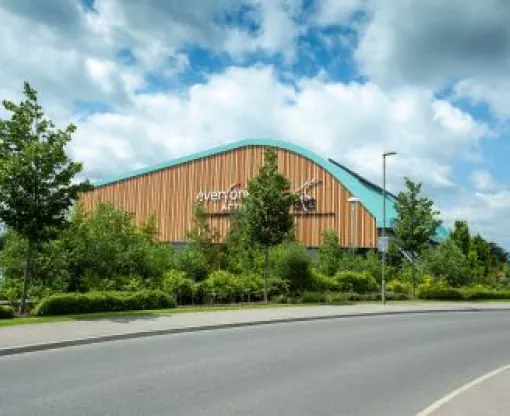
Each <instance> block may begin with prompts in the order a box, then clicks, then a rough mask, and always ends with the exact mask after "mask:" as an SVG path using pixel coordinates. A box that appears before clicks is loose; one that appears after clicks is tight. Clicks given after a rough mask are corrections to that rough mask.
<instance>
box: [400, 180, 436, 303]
mask: <svg viewBox="0 0 510 416" xmlns="http://www.w3.org/2000/svg"><path fill="white" fill-rule="evenodd" d="M420 193H421V183H419V182H413V181H412V180H411V179H410V178H408V177H406V178H405V189H404V190H403V191H401V192H400V193H399V194H398V195H397V203H396V206H395V209H396V211H397V218H396V221H395V225H394V227H393V230H394V233H395V239H396V241H397V244H398V245H400V247H401V248H402V249H404V250H406V251H407V252H409V253H411V254H412V255H413V256H420V255H421V254H422V252H423V251H424V250H425V249H426V248H427V247H428V246H429V245H430V241H431V238H432V237H433V236H434V235H435V233H436V230H437V227H439V225H440V224H441V221H440V220H439V219H438V218H437V216H438V215H439V211H437V210H435V209H434V201H432V200H431V199H429V198H426V197H422V196H420ZM415 272H416V271H415V268H414V267H413V269H412V286H413V292H412V293H413V297H414V293H415V286H416V279H415Z"/></svg>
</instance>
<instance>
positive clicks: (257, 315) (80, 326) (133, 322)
mask: <svg viewBox="0 0 510 416" xmlns="http://www.w3.org/2000/svg"><path fill="white" fill-rule="evenodd" d="M484 311H500V312H510V303H434V304H426V303H423V304H420V303H417V304H406V305H376V304H358V305H349V306H311V307H302V308H268V309H251V310H249V309H246V310H235V311H218V312H196V313H186V314H175V315H162V316H151V317H144V316H138V317H131V318H112V319H90V320H81V321H63V322H55V323H42V324H34V325H20V326H13V327H5V328H0V356H7V355H14V354H21V353H27V352H35V351H43V350H52V349H56V348H64V347H71V346H78V345H86V344H94V343H100V342H107V341H117V340H124V339H132V338H143V337H149V336H158V335H168V334H179V333H186V332H197V331H210V330H218V329H230V328H239V327H247V326H255V325H269V324H280V323H291V322H306V321H316V320H324V319H340V318H354V317H368V316H384V315H402V314H423V313H445V312H484Z"/></svg>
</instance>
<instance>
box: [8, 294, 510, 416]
mask: <svg viewBox="0 0 510 416" xmlns="http://www.w3.org/2000/svg"><path fill="white" fill-rule="evenodd" d="M440 306H441V307H442V308H443V310H445V309H447V308H446V305H437V306H436V305H434V308H435V309H434V310H439V307H440ZM456 306H457V307H458V308H459V307H460V305H459V304H457V305H456ZM476 306H477V308H479V306H480V305H476ZM497 306H498V307H499V308H501V305H497ZM416 307H417V308H418V307H421V306H416ZM468 307H471V306H466V308H468ZM491 307H492V308H493V309H494V308H495V307H494V306H491ZM338 308H339V309H334V308H333V309H332V308H329V307H328V308H325V309H321V308H289V309H288V310H287V309H285V311H283V310H282V311H281V312H278V311H280V309H278V311H272V310H255V311H253V313H254V316H252V315H250V316H252V318H253V319H261V316H260V315H258V313H262V314H263V317H264V318H265V319H270V318H273V320H276V319H281V318H282V316H286V317H293V316H294V317H296V315H297V314H299V316H300V317H309V316H310V315H312V314H318V313H321V314H322V315H320V316H325V315H326V314H327V313H329V314H330V315H331V316H334V314H339V313H340V312H339V311H345V310H346V309H347V310H349V311H350V315H347V313H346V312H344V315H341V316H343V319H319V320H309V321H297V322H289V323H285V324H282V323H276V322H275V321H273V324H271V325H252V326H245V327H231V328H228V329H222V330H215V331H211V330H206V331H195V332H188V333H179V334H168V335H161V336H155V337H143V338H132V339H123V340H118V341H111V342H105V343H94V344H88V345H80V346H74V347H70V348H60V349H52V350H46V351H34V352H29V353H24V354H13V355H8V356H3V357H0V415H13V414H15V415H17V416H24V415H34V414H52V415H55V416H59V415H104V414H108V415H123V416H130V415H148V414H150V415H167V414H172V415H177V416H179V415H196V416H201V415H222V416H223V415H226V416H229V415H260V414H270V415H317V416H320V415H338V416H342V415H369V416H372V415H376V416H386V415H392V416H399V415H404V416H409V415H416V414H420V415H423V414H425V413H420V412H422V411H423V410H424V409H427V408H430V406H431V405H433V404H435V403H438V402H437V401H438V400H440V399H443V400H442V401H440V402H439V403H440V406H439V407H435V408H433V409H432V411H433V412H436V413H426V414H434V415H437V414H441V415H446V416H448V415H455V414H462V415H472V414H482V415H487V414H488V415H496V414H504V415H508V414H509V411H508V409H509V408H510V407H509V406H508V398H507V397H505V394H504V392H505V391H506V392H507V391H508V388H509V387H510V385H509V378H510V377H509V375H508V372H506V371H504V370H501V371H499V372H493V370H494V369H500V368H504V367H503V366H505V365H508V364H509V363H510V349H509V348H508V346H509V345H510V313H509V311H508V310H507V311H497V310H493V311H485V312H483V313H480V312H476V311H469V310H468V309H464V310H463V312H462V313H403V314H397V315H393V316H388V315H382V316H381V315H376V314H375V313H376V310H377V309H376V305H366V306H365V305H363V306H361V305H360V306H356V309H348V308H349V307H338ZM381 308H382V307H381ZM388 308H390V309H391V310H392V311H394V312H396V309H395V307H394V306H393V305H391V306H389V307H388ZM400 308H404V305H401V306H399V308H398V311H402V310H404V309H400ZM405 310H406V311H409V310H410V307H409V306H407V309H405ZM452 310H454V309H452ZM456 310H459V309H456ZM475 310H478V309H475ZM319 311H320V312H319ZM326 311H329V312H326ZM355 311H358V312H359V313H364V314H365V315H363V316H355V315H354V312H355ZM384 311H386V312H387V310H384ZM384 311H383V312H384ZM242 312H243V313H244V312H248V311H242ZM219 313H220V312H215V313H209V315H207V317H204V318H203V319H213V321H212V322H217V321H218V319H219V317H220V316H223V315H224V319H225V320H226V319H227V318H226V316H228V314H224V313H223V312H222V313H221V314H222V315H217V314H219ZM229 313H230V314H236V313H239V312H229ZM370 313H372V315H370ZM282 314H290V315H282ZM201 316H202V315H201ZM168 318H170V319H171V318H179V319H184V318H185V317H184V316H183V315H182V316H181V315H174V316H172V317H168ZM244 318H245V319H247V318H248V315H245V316H244ZM186 319H191V318H186ZM195 319H198V318H195ZM230 319H234V318H230ZM158 321H159V319H157V320H156V322H158ZM134 322H139V321H130V322H128V323H124V324H121V323H115V325H130V324H131V323H134ZM147 322H153V321H150V320H149V321H147ZM208 322H211V321H208ZM85 323H86V324H87V323H89V322H88V321H87V322H85ZM194 323H195V325H196V324H197V322H196V321H195V322H194ZM61 324H73V322H70V323H68V322H62V323H61ZM61 324H60V323H59V324H44V325H27V326H26V328H25V330H27V331H33V330H38V328H41V327H42V328H44V327H46V328H47V329H48V330H49V328H51V327H53V328H57V327H60V328H63V327H62V326H61ZM76 324H80V325H81V324H82V322H76ZM188 324H190V322H189V321H188ZM159 325H161V323H160V324H159ZM18 328H21V327H18ZM66 328H70V327H66ZM6 329H7V328H4V329H3V330H2V335H0V339H2V340H3V342H4V341H5V337H4V336H3V335H4V334H6V332H5V330H6ZM13 329H15V328H9V331H11V330H13ZM91 333H92V332H89V335H90V334H91ZM67 335H68V336H70V335H72V334H67ZM36 338H38V337H37V336H34V339H36ZM486 374H489V376H485V377H484V378H482V379H480V378H479V377H480V376H482V375H486ZM473 380H481V381H479V382H476V383H473ZM486 383H487V384H486ZM466 386H467V387H466ZM452 392H456V393H455V394H452ZM445 398H446V400H444V399H445ZM438 412H439V413H438Z"/></svg>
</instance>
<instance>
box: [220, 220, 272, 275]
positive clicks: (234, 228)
mask: <svg viewBox="0 0 510 416" xmlns="http://www.w3.org/2000/svg"><path fill="white" fill-rule="evenodd" d="M243 222H244V216H243V211H242V210H237V211H236V212H235V213H234V214H232V216H231V218H230V226H229V229H228V232H227V235H226V236H225V239H224V240H223V255H224V259H223V263H224V267H225V268H226V269H228V270H229V271H231V272H232V273H236V274H243V273H245V272H246V271H250V272H255V273H259V272H260V273H262V271H263V267H264V257H263V253H262V251H261V250H260V249H259V248H258V247H257V246H255V245H254V244H253V243H252V242H251V241H250V240H249V238H248V236H247V234H246V227H245V226H244V223H243Z"/></svg>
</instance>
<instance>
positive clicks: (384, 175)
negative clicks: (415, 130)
mask: <svg viewBox="0 0 510 416" xmlns="http://www.w3.org/2000/svg"><path fill="white" fill-rule="evenodd" d="M396 154H397V152H384V153H383V155H382V158H383V228H382V238H383V244H385V247H383V250H382V277H381V300H382V303H383V305H384V304H386V287H385V286H386V280H385V277H386V276H385V267H386V250H387V248H388V246H389V245H386V241H384V240H386V158H387V157H388V156H394V155H396Z"/></svg>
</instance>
